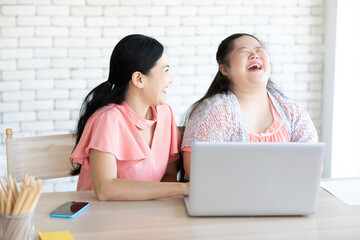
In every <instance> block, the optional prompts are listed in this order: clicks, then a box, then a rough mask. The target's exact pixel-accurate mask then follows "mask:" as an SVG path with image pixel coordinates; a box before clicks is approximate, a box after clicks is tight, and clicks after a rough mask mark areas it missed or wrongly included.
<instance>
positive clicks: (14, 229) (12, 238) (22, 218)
mask: <svg viewBox="0 0 360 240" xmlns="http://www.w3.org/2000/svg"><path fill="white" fill-rule="evenodd" d="M33 229H34V212H31V213H28V214H24V215H17V216H8V215H0V239H1V240H33V239H34V230H33Z"/></svg>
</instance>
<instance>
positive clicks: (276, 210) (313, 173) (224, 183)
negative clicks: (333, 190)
mask: <svg viewBox="0 0 360 240" xmlns="http://www.w3.org/2000/svg"><path fill="white" fill-rule="evenodd" d="M324 151H325V143H241V142H226V143H216V142H212V143H210V142H196V143H193V145H192V152H191V169H190V176H191V179H190V192H189V197H185V205H186V208H187V211H188V214H189V215H191V216H276V215H309V214H314V213H315V212H316V210H317V205H318V194H319V189H320V186H319V184H320V177H321V173H322V163H323V159H324Z"/></svg>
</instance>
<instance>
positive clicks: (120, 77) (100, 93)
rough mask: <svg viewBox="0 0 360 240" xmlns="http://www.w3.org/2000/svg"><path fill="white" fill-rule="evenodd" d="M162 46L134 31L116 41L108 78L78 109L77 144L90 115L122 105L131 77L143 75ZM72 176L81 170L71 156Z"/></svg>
mask: <svg viewBox="0 0 360 240" xmlns="http://www.w3.org/2000/svg"><path fill="white" fill-rule="evenodd" d="M163 52H164V46H163V45H162V44H161V43H159V42H158V41H157V40H156V39H154V38H151V37H148V36H144V35H140V34H133V35H128V36H126V37H124V38H123V39H121V40H120V42H118V44H116V46H115V48H114V50H113V52H112V54H111V58H110V68H109V78H108V80H107V81H105V82H103V83H101V84H100V85H98V86H97V87H95V88H94V89H93V90H91V91H90V93H89V94H88V95H87V96H86V97H85V100H84V102H83V103H82V105H81V109H80V118H79V122H78V124H77V127H76V131H75V133H74V135H75V137H76V141H75V147H74V149H75V148H76V146H77V145H78V143H79V141H80V138H81V135H82V133H83V131H84V128H85V125H86V122H87V121H88V119H89V118H90V116H91V115H92V114H93V113H94V112H96V111H97V110H98V109H100V108H101V107H104V106H106V105H108V104H111V103H116V104H121V103H122V102H123V101H124V99H125V95H126V92H127V90H128V87H129V82H130V80H131V76H132V74H133V73H134V72H136V71H139V72H141V73H142V74H144V75H146V74H148V73H149V71H150V70H151V68H153V67H154V65H155V64H156V62H157V60H159V58H160V57H161V56H162V54H163ZM71 162H72V165H73V168H74V169H73V170H72V171H71V174H72V175H77V174H79V173H80V169H81V165H80V164H78V163H76V162H74V161H73V160H72V159H71Z"/></svg>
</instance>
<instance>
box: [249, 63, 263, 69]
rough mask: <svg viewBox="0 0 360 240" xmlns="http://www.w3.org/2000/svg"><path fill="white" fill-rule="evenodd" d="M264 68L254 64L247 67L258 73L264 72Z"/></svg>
mask: <svg viewBox="0 0 360 240" xmlns="http://www.w3.org/2000/svg"><path fill="white" fill-rule="evenodd" d="M262 68H263V67H262V65H261V64H260V63H252V64H250V65H249V66H248V67H247V69H248V70H249V71H258V70H262Z"/></svg>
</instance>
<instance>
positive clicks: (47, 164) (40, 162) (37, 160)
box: [6, 127, 185, 180]
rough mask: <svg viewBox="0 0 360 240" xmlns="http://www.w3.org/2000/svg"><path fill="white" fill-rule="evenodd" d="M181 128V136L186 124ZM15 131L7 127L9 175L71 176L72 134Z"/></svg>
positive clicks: (20, 176) (180, 166) (180, 167)
mask: <svg viewBox="0 0 360 240" xmlns="http://www.w3.org/2000/svg"><path fill="white" fill-rule="evenodd" d="M178 128H179V132H180V136H181V138H182V136H183V133H184V129H185V127H178ZM12 134H13V131H12V129H6V156H7V173H8V175H10V174H11V175H12V176H14V177H15V178H16V179H17V180H21V179H22V178H23V177H24V176H25V174H26V173H27V174H31V175H34V176H35V177H37V178H42V179H50V178H60V177H68V176H71V175H70V171H71V170H72V166H71V162H70V159H69V157H70V154H71V152H72V150H73V148H74V145H75V141H74V138H73V135H72V134H62V135H48V136H36V137H24V138H13V137H12ZM178 167H179V170H181V169H182V168H183V166H182V159H180V161H179V166H178ZM182 172H184V171H183V170H182Z"/></svg>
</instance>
